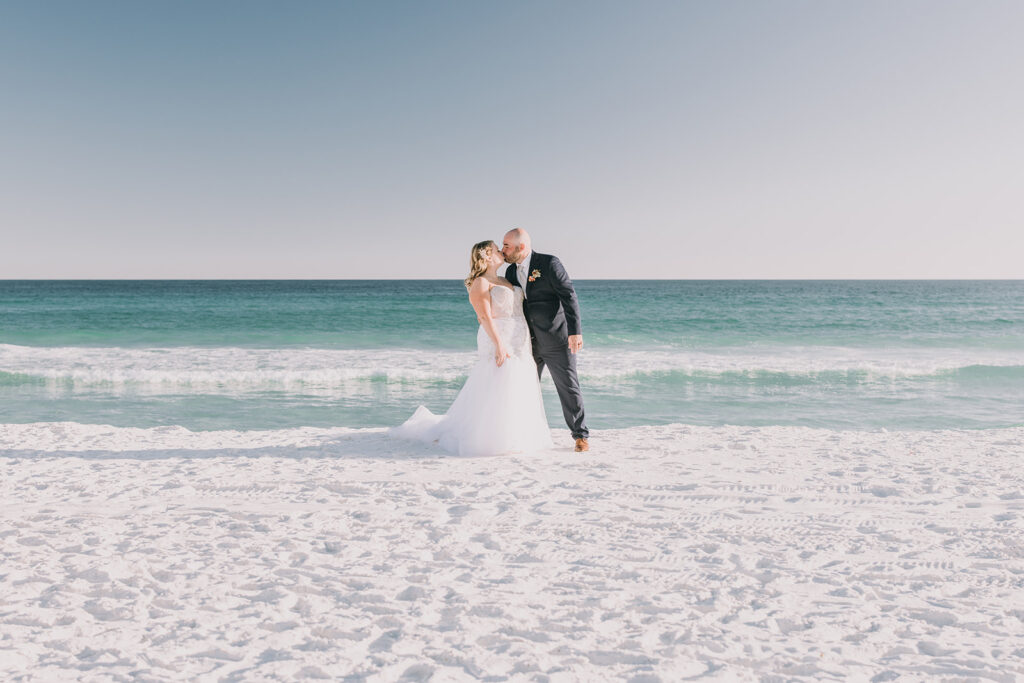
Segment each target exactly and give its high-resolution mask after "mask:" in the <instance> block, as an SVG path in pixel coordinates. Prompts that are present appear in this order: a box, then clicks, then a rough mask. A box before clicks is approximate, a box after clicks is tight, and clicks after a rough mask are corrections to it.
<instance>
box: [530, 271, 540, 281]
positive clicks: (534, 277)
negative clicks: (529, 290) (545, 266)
mask: <svg viewBox="0 0 1024 683" xmlns="http://www.w3.org/2000/svg"><path fill="white" fill-rule="evenodd" d="M539 278H540V271H539V270H537V269H536V268H534V269H533V272H532V273H530V277H529V280H530V282H533V281H534V280H537V279H539Z"/></svg>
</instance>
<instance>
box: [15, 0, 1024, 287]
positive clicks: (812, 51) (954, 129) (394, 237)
mask: <svg viewBox="0 0 1024 683" xmlns="http://www.w3.org/2000/svg"><path fill="white" fill-rule="evenodd" d="M1021 36H1024V2H1019V1H1017V0H1007V1H1005V2H995V1H990V0H961V1H958V2H949V1H945V0H916V1H911V0H905V1H900V0H878V1H871V0H866V1H857V2H838V1H821V0H804V1H801V0H777V1H773V2H767V1H763V2H761V1H749V2H732V1H729V0H725V1H721V0H707V1H705V2H684V1H681V0H672V1H668V2H657V1H652V0H638V1H637V2H622V1H613V2H612V1H607V2H606V1H601V0H587V1H585V2H584V1H579V2H575V1H568V0H558V1H555V2H552V1H550V0H543V1H539V2H532V1H518V0H517V1H516V2H480V1H479V0H466V1H464V2H419V1H412V0H408V1H404V2H390V1H380V2H356V1H352V2H344V1H341V0H338V1H337V2H312V1H303V2H294V3H289V2H277V1H275V2H256V1H252V0H246V1H240V0H239V1H232V2H216V1H203V2H188V1H180V2H170V1H153V2H138V1H135V0H131V1H123V2H113V1H109V0H94V1H91V2H79V1H73V2H57V1H54V0H47V1H45V2H32V1H30V0H23V1H10V0H6V1H5V0H0V92H2V95H0V245H2V246H0V278H62V277H73V278H77V277H82V278H102V277H110V278H136V277H140V278H143V277H171V278H177V277H186V278H187V277H209V278H233V277H241V278H250V277H251V278H292V277H311V278H377V277H381V278H392V277H408V278H419V277H429V278H452V279H455V278H461V277H463V276H464V275H465V271H466V270H467V268H468V252H469V247H470V245H471V244H472V243H473V242H476V241H478V240H481V239H487V238H495V239H499V240H500V238H501V236H502V234H503V233H504V232H505V230H507V229H508V228H510V227H516V226H518V227H524V228H526V229H528V230H529V231H530V232H531V233H532V234H533V238H534V245H535V247H536V248H537V250H538V251H543V252H550V253H555V254H558V255H559V256H560V257H561V258H562V260H563V261H564V262H565V263H566V265H567V267H568V269H569V272H570V274H571V275H572V276H573V277H575V278H635V277H650V278H848V277H856V278H944V277H963V278H985V277H995V278H1022V277H1024V258H1022V257H1024V87H1022V85H1021V84H1024V40H1022V39H1021Z"/></svg>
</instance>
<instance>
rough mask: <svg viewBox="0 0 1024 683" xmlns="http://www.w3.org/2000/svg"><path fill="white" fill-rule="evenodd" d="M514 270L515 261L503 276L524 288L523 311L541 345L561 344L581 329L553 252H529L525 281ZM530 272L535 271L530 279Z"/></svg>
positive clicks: (572, 294)
mask: <svg viewBox="0 0 1024 683" xmlns="http://www.w3.org/2000/svg"><path fill="white" fill-rule="evenodd" d="M517 270H518V269H517V268H516V266H515V264H512V265H510V266H509V267H508V270H506V271H505V279H506V280H508V281H509V282H511V283H512V284H513V285H518V286H519V287H522V288H523V291H524V292H526V299H525V300H523V314H524V315H525V316H526V322H527V323H529V325H530V331H531V332H532V333H533V336H534V339H535V340H536V341H537V343H538V344H539V345H540V346H541V347H564V346H565V345H566V344H567V343H568V341H569V335H571V334H582V333H583V332H582V328H581V326H580V304H579V301H578V300H577V299H576V290H575V289H573V286H572V280H570V279H569V274H568V273H566V272H565V267H564V266H562V262H561V261H559V260H558V257H557V256H552V255H550V254H538V253H537V252H533V255H532V256H531V257H530V272H529V273H527V281H526V282H519V274H518V272H517ZM533 273H537V275H536V276H534V277H533V282H530V281H529V279H530V276H531V275H532V274H533Z"/></svg>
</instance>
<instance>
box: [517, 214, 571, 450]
mask: <svg viewBox="0 0 1024 683" xmlns="http://www.w3.org/2000/svg"><path fill="white" fill-rule="evenodd" d="M501 253H502V255H504V257H505V262H506V263H508V264H510V265H509V267H508V269H507V270H506V271H505V279H506V280H508V281H509V282H511V283H512V284H513V285H516V286H518V287H521V288H522V289H523V294H524V295H525V297H526V298H525V299H524V300H523V313H524V314H525V315H526V322H527V323H528V324H529V326H530V341H531V342H532V343H533V358H534V360H535V361H537V375H538V376H540V374H541V373H542V372H544V366H547V368H548V371H549V372H550V373H551V379H552V380H554V382H555V388H556V389H557V390H558V400H559V401H560V402H561V404H562V415H563V416H564V417H565V423H566V424H567V425H569V429H570V431H571V432H572V438H574V439H575V440H576V452H577V453H582V452H583V451H587V450H590V446H589V444H588V443H587V438H588V437H589V435H590V431H589V430H588V429H587V425H586V423H585V422H584V419H583V394H582V393H581V392H580V383H579V380H578V379H576V352H577V351H579V350H580V349H582V348H583V335H582V334H581V330H580V305H579V302H578V301H577V300H576V290H574V289H573V288H572V280H570V279H569V275H568V273H566V272H565V268H564V267H563V266H562V262H561V261H559V260H558V257H556V256H551V255H550V254H538V253H536V252H534V251H533V250H532V249H531V248H530V235H529V234H528V233H527V232H526V231H525V230H523V229H522V228H516V229H514V230H509V231H508V232H507V233H505V243H504V244H503V245H502V248H501Z"/></svg>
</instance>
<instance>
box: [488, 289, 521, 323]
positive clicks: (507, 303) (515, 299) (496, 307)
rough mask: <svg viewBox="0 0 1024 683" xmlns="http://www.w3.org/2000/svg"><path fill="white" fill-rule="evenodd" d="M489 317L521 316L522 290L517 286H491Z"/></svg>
mask: <svg viewBox="0 0 1024 683" xmlns="http://www.w3.org/2000/svg"><path fill="white" fill-rule="evenodd" d="M491 317H492V318H495V319H498V318H521V317H523V290H521V289H519V288H518V287H516V288H515V289H509V288H508V287H504V286H502V285H495V286H494V287H491Z"/></svg>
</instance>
